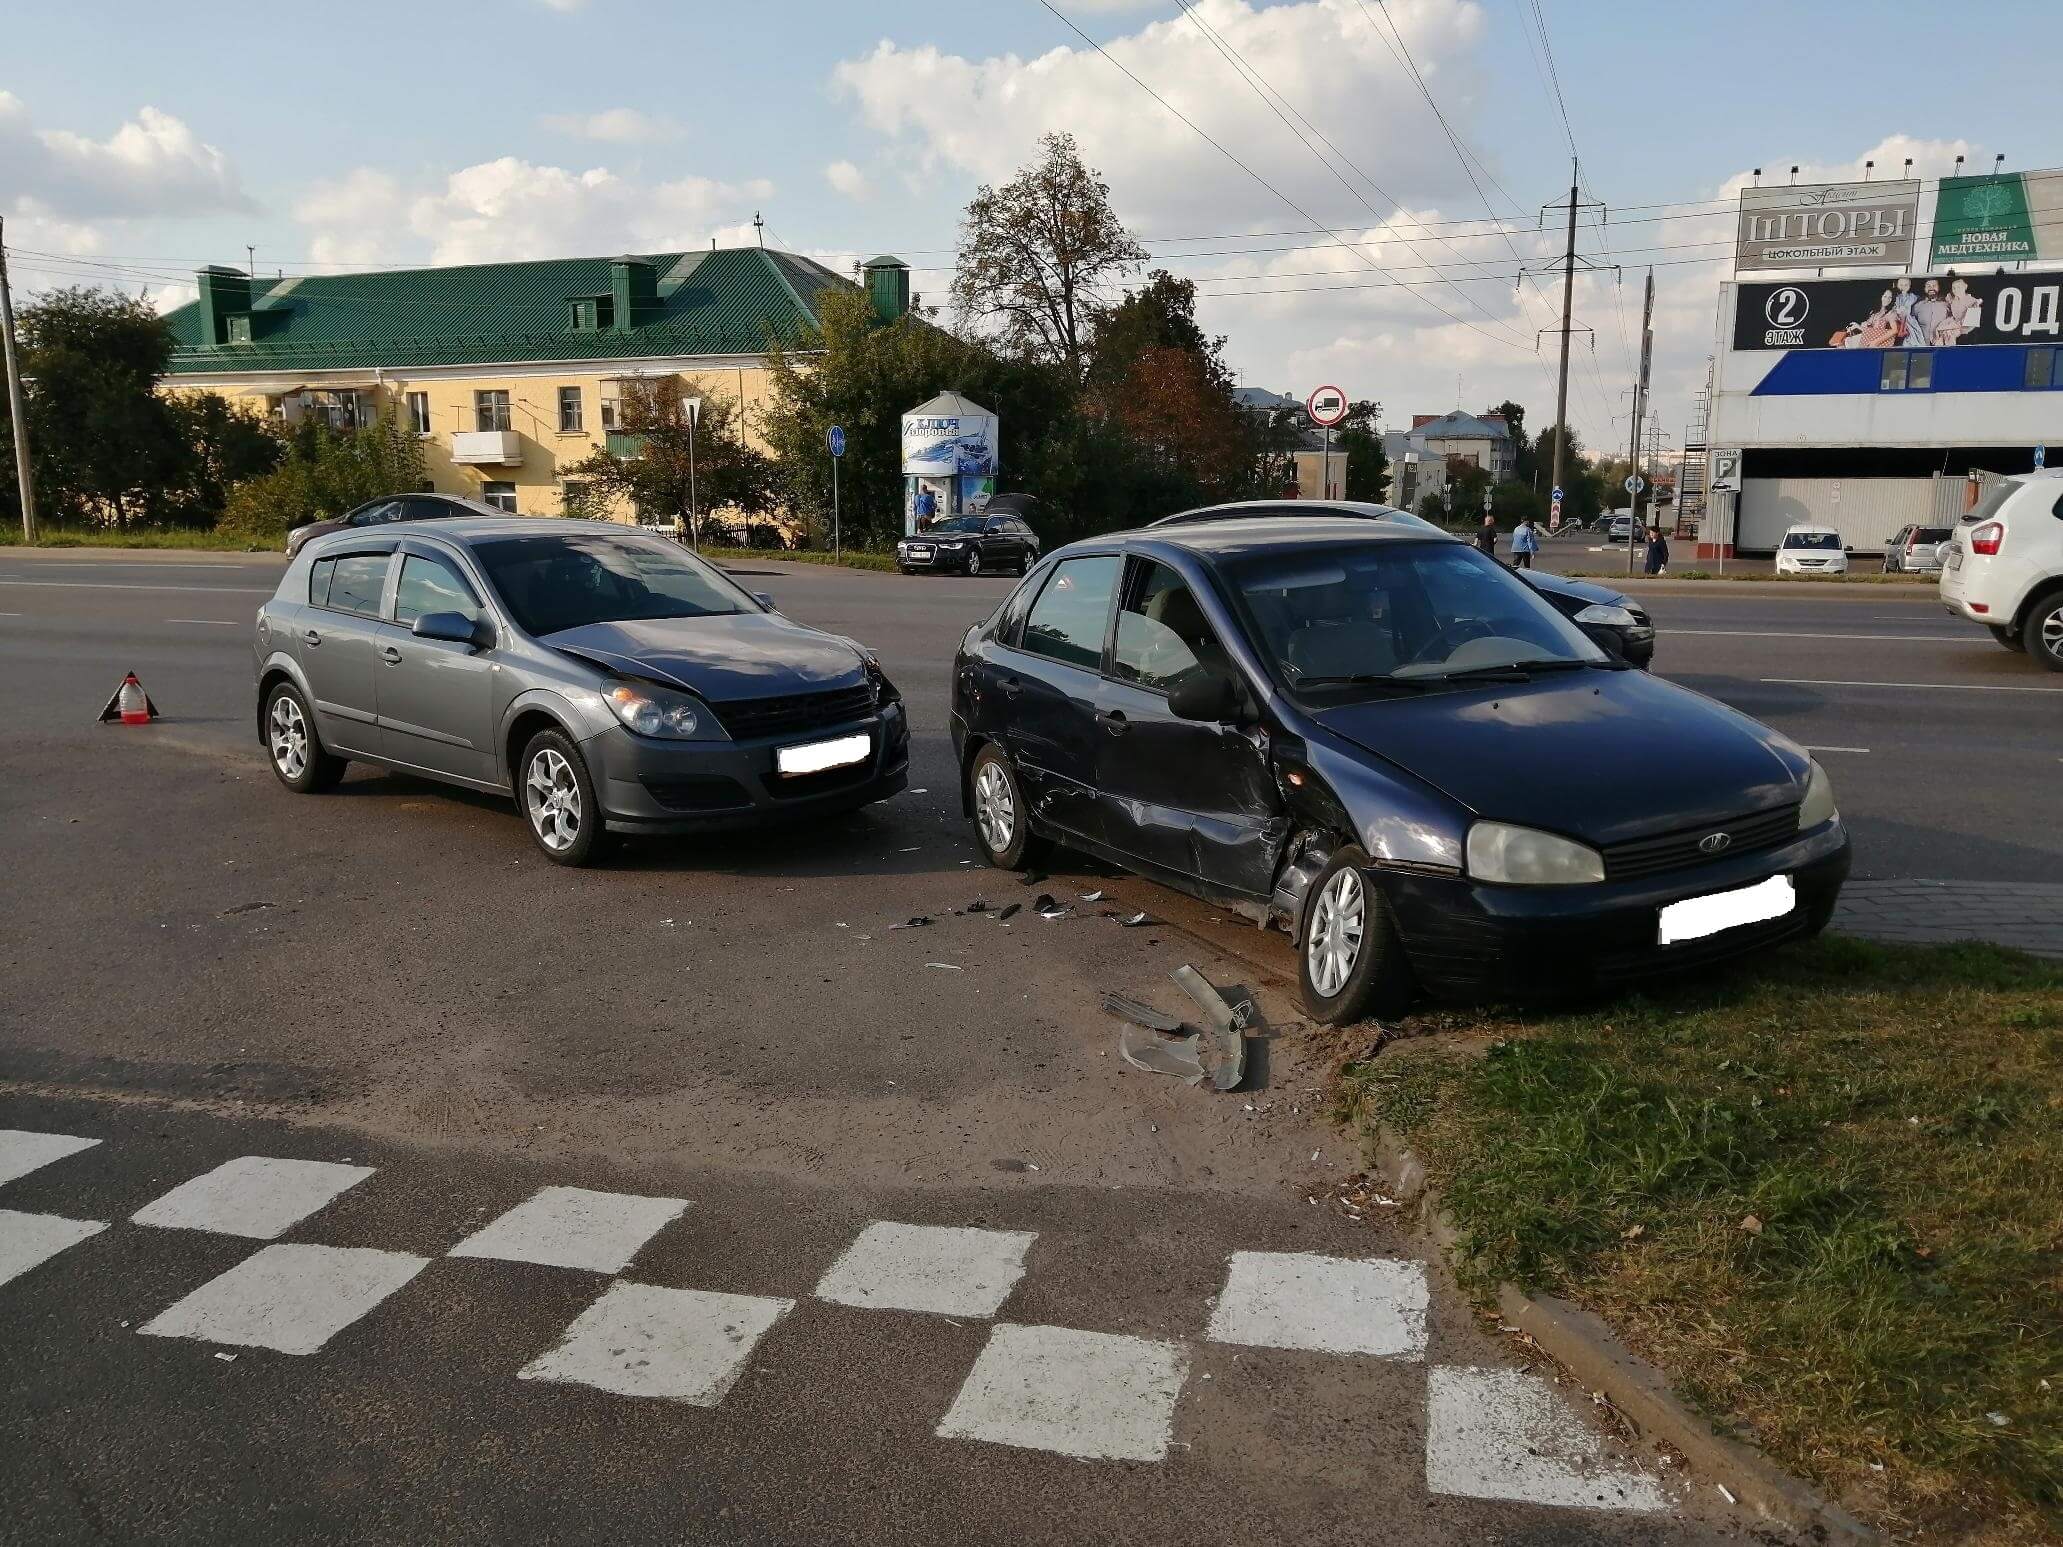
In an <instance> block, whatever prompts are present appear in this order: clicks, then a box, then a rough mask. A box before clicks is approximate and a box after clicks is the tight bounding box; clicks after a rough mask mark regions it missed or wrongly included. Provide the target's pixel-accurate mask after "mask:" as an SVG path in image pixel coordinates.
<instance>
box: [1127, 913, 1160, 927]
mask: <svg viewBox="0 0 2063 1547" xmlns="http://www.w3.org/2000/svg"><path fill="white" fill-rule="evenodd" d="M1158 922H1159V920H1157V919H1151V918H1148V917H1147V916H1146V915H1145V914H1144V913H1134V914H1132V915H1131V916H1130V917H1128V918H1121V919H1119V920H1118V925H1119V927H1121V928H1124V929H1138V928H1141V927H1142V926H1144V925H1147V924H1154V923H1158Z"/></svg>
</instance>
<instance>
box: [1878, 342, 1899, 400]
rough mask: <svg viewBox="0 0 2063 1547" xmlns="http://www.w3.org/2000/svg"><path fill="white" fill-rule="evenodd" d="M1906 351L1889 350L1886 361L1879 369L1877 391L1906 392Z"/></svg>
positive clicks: (1885, 355)
mask: <svg viewBox="0 0 2063 1547" xmlns="http://www.w3.org/2000/svg"><path fill="white" fill-rule="evenodd" d="M1905 358H1906V356H1905V351H1904V350H1903V349H1887V350H1885V351H1884V359H1883V361H1882V363H1881V364H1879V366H1878V367H1877V390H1878V391H1879V392H1903V391H1904V390H1905Z"/></svg>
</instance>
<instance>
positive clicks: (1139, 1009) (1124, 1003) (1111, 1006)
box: [1103, 993, 1183, 1032]
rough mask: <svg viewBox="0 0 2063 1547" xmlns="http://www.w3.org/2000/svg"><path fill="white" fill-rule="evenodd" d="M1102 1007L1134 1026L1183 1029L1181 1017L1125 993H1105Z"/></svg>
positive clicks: (1156, 1028) (1169, 1029) (1152, 1029)
mask: <svg viewBox="0 0 2063 1547" xmlns="http://www.w3.org/2000/svg"><path fill="white" fill-rule="evenodd" d="M1103 1008H1104V1009H1106V1010H1108V1011H1109V1012H1110V1013H1111V1014H1112V1015H1115V1016H1117V1017H1118V1018H1119V1019H1120V1020H1127V1021H1130V1022H1131V1023H1132V1024H1133V1025H1134V1026H1143V1027H1145V1028H1146V1029H1147V1030H1148V1031H1167V1032H1179V1031H1181V1030H1183V1026H1182V1017H1181V1016H1179V1015H1170V1014H1168V1012H1167V1011H1165V1010H1160V1009H1156V1008H1154V1007H1153V1006H1152V1005H1150V1004H1147V1003H1145V1002H1144V1001H1143V1000H1138V999H1134V998H1132V997H1131V996H1129V995H1127V994H1117V993H1106V994H1105V995H1104V996H1103Z"/></svg>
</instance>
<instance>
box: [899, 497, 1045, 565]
mask: <svg viewBox="0 0 2063 1547" xmlns="http://www.w3.org/2000/svg"><path fill="white" fill-rule="evenodd" d="M1038 561H1039V539H1038V537H1037V536H1036V535H1035V534H1034V533H1033V532H1032V529H1031V528H1030V527H1029V526H1028V525H1026V524H1025V521H1024V518H1023V517H1022V516H1018V515H1014V514H1012V513H1011V512H1009V511H1002V512H998V513H994V514H991V513H987V512H984V513H983V514H981V515H975V516H948V517H946V519H945V520H943V521H934V522H933V523H932V524H931V525H930V526H928V527H926V528H925V529H924V530H923V531H921V532H919V533H918V534H917V535H916V536H914V537H905V538H903V539H902V540H901V541H900V542H898V543H897V544H896V545H895V567H896V568H897V569H899V570H901V571H902V572H903V573H904V574H906V575H914V574H917V573H919V572H921V571H924V570H934V571H935V570H951V571H957V572H958V573H960V574H963V575H1021V574H1023V573H1024V572H1025V571H1026V570H1028V569H1030V568H1031V567H1032V565H1034V564H1036V563H1037V562H1038Z"/></svg>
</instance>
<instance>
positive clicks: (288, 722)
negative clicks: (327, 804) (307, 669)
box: [265, 682, 348, 795]
mask: <svg viewBox="0 0 2063 1547" xmlns="http://www.w3.org/2000/svg"><path fill="white" fill-rule="evenodd" d="M265 754H266V756H265V760H266V761H267V762H269V763H270V764H271V765H272V772H273V774H274V775H275V776H276V777H277V778H278V780H279V782H280V783H281V784H284V785H285V786H286V787H287V788H288V789H290V790H292V791H293V792H294V793H295V794H296V795H319V794H321V793H322V792H323V791H324V790H331V789H335V788H336V786H337V781H338V780H339V779H341V778H343V777H344V769H345V768H346V767H347V766H348V765H347V764H346V763H345V761H344V759H343V758H341V757H338V756H337V755H336V754H335V753H333V752H325V751H323V749H322V739H321V737H319V736H318V735H316V732H315V716H314V714H313V713H311V712H310V710H309V708H308V700H307V699H306V698H304V697H303V696H302V694H301V690H300V689H299V688H297V687H295V686H294V685H293V684H292V683H291V682H281V683H278V684H276V685H275V686H274V687H273V689H272V691H271V692H270V693H268V694H266V695H265Z"/></svg>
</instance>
